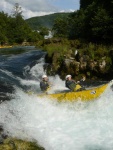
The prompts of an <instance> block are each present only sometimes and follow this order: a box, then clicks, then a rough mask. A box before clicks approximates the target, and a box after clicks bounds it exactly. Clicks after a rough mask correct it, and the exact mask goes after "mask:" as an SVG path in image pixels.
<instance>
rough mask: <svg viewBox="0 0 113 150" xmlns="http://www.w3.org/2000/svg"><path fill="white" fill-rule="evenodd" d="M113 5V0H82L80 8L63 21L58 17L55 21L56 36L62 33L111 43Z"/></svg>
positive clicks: (64, 35) (94, 41)
mask: <svg viewBox="0 0 113 150" xmlns="http://www.w3.org/2000/svg"><path fill="white" fill-rule="evenodd" d="M112 7H113V0H109V1H107V0H104V2H103V1H100V0H93V1H91V0H81V1H80V10H78V11H76V12H74V13H70V15H69V16H68V17H67V19H62V21H61V20H58V19H57V20H56V21H55V22H54V26H53V30H54V33H55V36H57V37H58V36H59V35H62V37H68V38H69V39H80V40H82V41H84V42H93V43H98V44H100V43H104V44H111V43H112V38H113V15H112V14H113V9H112ZM63 24H65V26H63ZM64 29H65V32H64V31H63V30H64ZM67 31H68V32H67Z"/></svg>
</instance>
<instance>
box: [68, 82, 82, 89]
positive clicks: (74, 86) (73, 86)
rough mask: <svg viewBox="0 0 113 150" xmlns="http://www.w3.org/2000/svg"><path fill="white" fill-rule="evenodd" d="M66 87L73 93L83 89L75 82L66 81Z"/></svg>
mask: <svg viewBox="0 0 113 150" xmlns="http://www.w3.org/2000/svg"><path fill="white" fill-rule="evenodd" d="M66 87H67V88H69V89H70V90H72V91H77V90H79V89H81V85H79V84H76V83H75V82H74V81H73V80H66Z"/></svg>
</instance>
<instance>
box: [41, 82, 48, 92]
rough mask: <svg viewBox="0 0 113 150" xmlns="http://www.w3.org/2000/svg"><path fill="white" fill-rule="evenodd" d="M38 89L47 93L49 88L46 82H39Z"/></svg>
mask: <svg viewBox="0 0 113 150" xmlns="http://www.w3.org/2000/svg"><path fill="white" fill-rule="evenodd" d="M40 88H41V90H42V91H47V89H48V88H49V83H48V81H41V82H40Z"/></svg>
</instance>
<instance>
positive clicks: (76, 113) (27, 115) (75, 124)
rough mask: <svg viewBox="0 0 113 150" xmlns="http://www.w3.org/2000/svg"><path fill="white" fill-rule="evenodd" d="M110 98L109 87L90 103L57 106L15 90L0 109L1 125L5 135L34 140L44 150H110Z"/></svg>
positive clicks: (112, 104)
mask: <svg viewBox="0 0 113 150" xmlns="http://www.w3.org/2000/svg"><path fill="white" fill-rule="evenodd" d="M58 80H59V78H58V77H57V78H56V81H57V83H58ZM28 82H29V81H28ZM62 82H63V81H62ZM112 94H113V92H112V90H111V89H110V87H109V88H108V89H107V91H106V92H105V93H104V94H103V96H102V97H100V98H99V99H98V100H96V101H93V102H80V101H78V102H75V103H58V102H57V101H55V100H49V99H46V98H45V99H41V98H39V97H37V96H36V95H29V94H27V93H26V92H24V91H22V90H21V89H18V88H17V89H16V90H15V93H14V95H13V96H14V97H13V99H12V100H11V101H9V102H8V101H5V102H4V103H2V104H1V105H0V118H1V123H2V124H3V126H4V129H5V131H6V132H7V133H8V134H9V135H11V136H13V137H18V138H22V139H27V140H35V141H37V142H39V144H41V145H42V146H43V147H44V148H45V149H46V150H59V149H60V150H70V149H71V150H92V149H102V150H103V149H109V150H110V149H112V148H113V140H112V139H113V132H112V131H113V115H112V114H113V98H112Z"/></svg>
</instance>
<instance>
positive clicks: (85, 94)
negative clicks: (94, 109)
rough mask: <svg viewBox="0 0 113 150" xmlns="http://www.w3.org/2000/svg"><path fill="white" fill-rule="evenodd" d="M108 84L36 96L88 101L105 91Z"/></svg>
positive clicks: (59, 99)
mask: <svg viewBox="0 0 113 150" xmlns="http://www.w3.org/2000/svg"><path fill="white" fill-rule="evenodd" d="M108 85H109V83H107V84H103V85H101V86H98V87H94V88H91V89H86V90H82V91H77V92H61V93H55V94H42V95H38V96H39V97H42V98H43V97H45V98H48V99H53V100H55V99H56V100H58V101H77V100H81V101H90V100H94V99H97V98H99V97H100V96H101V95H102V94H103V93H104V92H105V90H106V88H107V87H108Z"/></svg>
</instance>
